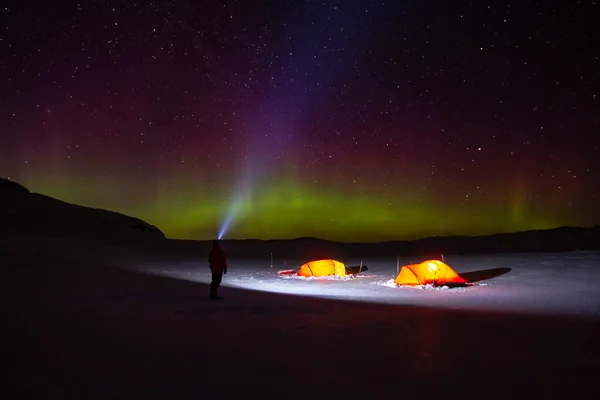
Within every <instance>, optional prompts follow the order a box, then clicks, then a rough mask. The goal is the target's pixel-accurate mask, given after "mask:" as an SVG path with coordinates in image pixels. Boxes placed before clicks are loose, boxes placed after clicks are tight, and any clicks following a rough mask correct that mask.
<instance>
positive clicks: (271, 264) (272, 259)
mask: <svg viewBox="0 0 600 400" xmlns="http://www.w3.org/2000/svg"><path fill="white" fill-rule="evenodd" d="M271 268H273V253H271Z"/></svg>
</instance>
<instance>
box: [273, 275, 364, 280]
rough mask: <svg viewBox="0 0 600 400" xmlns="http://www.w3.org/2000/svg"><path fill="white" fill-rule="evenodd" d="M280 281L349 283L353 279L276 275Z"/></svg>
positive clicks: (351, 276) (351, 277)
mask: <svg viewBox="0 0 600 400" xmlns="http://www.w3.org/2000/svg"><path fill="white" fill-rule="evenodd" d="M278 276H279V277H280V278H282V279H289V280H299V281H349V280H352V279H354V278H355V276H354V275H344V276H334V275H330V276H299V275H296V274H293V275H292V274H290V275H278Z"/></svg>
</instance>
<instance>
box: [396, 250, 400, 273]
mask: <svg viewBox="0 0 600 400" xmlns="http://www.w3.org/2000/svg"><path fill="white" fill-rule="evenodd" d="M399 273H400V254H397V255H396V276H398V274H399Z"/></svg>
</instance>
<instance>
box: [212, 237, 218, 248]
mask: <svg viewBox="0 0 600 400" xmlns="http://www.w3.org/2000/svg"><path fill="white" fill-rule="evenodd" d="M213 247H219V241H218V240H217V239H215V240H213Z"/></svg>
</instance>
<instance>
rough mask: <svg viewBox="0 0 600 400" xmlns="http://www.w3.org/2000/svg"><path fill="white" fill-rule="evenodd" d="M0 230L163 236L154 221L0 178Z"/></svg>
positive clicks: (105, 238) (116, 238) (122, 239)
mask: <svg viewBox="0 0 600 400" xmlns="http://www.w3.org/2000/svg"><path fill="white" fill-rule="evenodd" d="M0 233H2V234H9V235H33V236H48V237H53V238H73V239H82V240H93V241H102V242H110V243H129V242H138V241H146V240H151V241H156V240H166V238H165V235H164V233H163V232H161V230H160V229H158V228H157V227H155V226H154V225H150V224H148V223H147V222H144V221H142V220H140V219H138V218H134V217H130V216H127V215H123V214H119V213H116V212H113V211H107V210H101V209H95V208H90V207H84V206H79V205H75V204H70V203H67V202H64V201H61V200H57V199H55V198H53V197H49V196H45V195H42V194H38V193H32V192H30V191H29V190H28V189H27V188H26V187H25V186H23V185H20V184H18V183H16V182H13V181H11V180H8V179H4V178H0Z"/></svg>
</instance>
